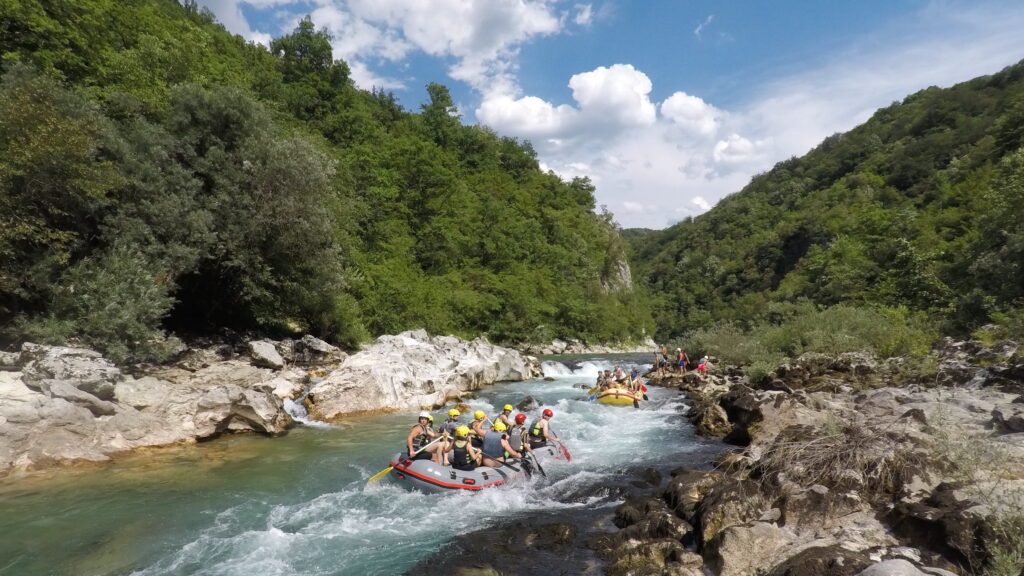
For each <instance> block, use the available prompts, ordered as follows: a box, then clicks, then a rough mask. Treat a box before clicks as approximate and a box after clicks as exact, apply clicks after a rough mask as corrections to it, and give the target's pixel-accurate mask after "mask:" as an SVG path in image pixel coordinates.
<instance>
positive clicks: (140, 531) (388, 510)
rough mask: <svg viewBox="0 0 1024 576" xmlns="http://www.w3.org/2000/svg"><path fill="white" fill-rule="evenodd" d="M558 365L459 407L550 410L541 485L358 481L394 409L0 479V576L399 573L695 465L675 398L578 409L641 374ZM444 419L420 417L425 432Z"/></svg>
mask: <svg viewBox="0 0 1024 576" xmlns="http://www.w3.org/2000/svg"><path fill="white" fill-rule="evenodd" d="M563 360H564V359H563ZM633 360H634V361H639V359H633ZM564 361H566V362H568V363H569V365H568V366H567V365H565V364H561V363H559V362H552V361H548V362H545V364H544V367H545V373H546V374H547V375H549V376H552V377H553V378H554V379H553V380H551V381H546V380H544V379H535V380H529V381H525V382H516V383H506V384H498V385H495V386H489V387H487V388H485V389H484V390H482V391H480V392H479V393H478V395H477V397H476V398H474V399H472V400H469V401H467V403H468V404H469V405H470V406H471V407H472V408H473V409H481V410H484V411H485V412H486V413H487V414H488V415H491V416H492V417H493V415H494V414H496V413H497V412H499V409H500V407H501V406H502V405H504V404H506V403H511V404H517V403H519V401H520V400H522V399H523V398H524V397H525V396H527V395H532V396H533V397H534V398H536V399H537V400H538V401H539V402H540V403H541V404H542V406H544V407H547V408H551V409H552V410H554V412H555V416H554V418H553V419H552V421H551V423H552V425H553V427H554V429H555V430H556V431H557V432H558V434H559V435H560V436H561V437H562V439H563V440H564V441H565V444H566V446H567V447H568V448H569V450H570V451H571V453H572V462H569V463H566V462H552V463H550V464H546V465H545V471H546V472H547V473H548V477H547V478H539V477H538V478H535V479H534V480H533V481H532V482H531V483H530V484H528V485H527V484H520V485H517V486H510V487H502V488H496V489H492V490H484V491H481V492H479V493H459V494H442V495H424V494H421V493H419V492H416V491H409V490H406V489H404V488H402V487H399V486H397V485H395V484H393V483H392V482H391V481H390V480H389V479H387V478H385V479H383V480H381V481H379V482H374V483H367V482H366V479H367V478H368V477H370V476H372V475H373V474H374V473H376V472H378V471H380V470H381V469H383V468H384V467H386V466H387V464H388V459H389V457H390V456H391V455H392V454H394V453H395V452H397V451H398V450H399V449H400V447H401V446H402V445H403V442H404V439H405V436H406V434H407V433H408V431H409V429H410V427H411V426H412V425H413V424H414V423H415V421H416V419H415V413H409V412H406V413H396V414H388V415H383V416H375V417H368V418H362V419H359V420H354V421H353V422H352V423H351V424H342V425H339V426H325V425H321V426H299V427H297V428H295V429H294V430H292V431H291V432H290V433H289V434H288V435H286V436H285V437H282V438H263V437H258V436H248V435H245V436H242V435H239V436H232V437H226V438H221V439H218V440H216V441H213V442H208V443H204V444H200V445H198V446H186V447H176V448H164V449H158V450H152V451H150V452H149V453H147V454H140V455H133V456H131V457H126V458H122V459H119V460H117V461H115V462H113V463H107V464H102V465H97V466H94V467H86V468H83V467H74V468H71V469H68V470H62V471H58V472H56V473H51V474H42V475H33V476H29V477H27V478H9V479H6V480H3V481H0V534H2V537H0V575H4V576H8V575H10V576H15V575H17V576H43V575H46V576H50V575H65V574H67V575H76V576H77V575H89V576H107V575H110V576H113V575H118V576H121V575H131V576H158V575H159V576H168V575H171V576H174V575H182V576H184V575H204V576H241V575H251V574H260V575H262V576H272V575H280V576H294V575H302V576H329V575H342V574H359V575H372V574H381V575H383V574H388V575H390V574H401V573H403V572H405V571H406V570H409V569H411V568H413V567H414V566H415V565H416V564H417V563H418V562H420V561H421V560H423V559H424V558H426V557H429V556H430V555H432V554H434V553H436V552H437V551H438V550H439V549H440V548H441V547H442V546H443V545H444V544H445V543H447V542H449V541H451V540H452V538H453V537H455V536H456V535H458V534H460V533H464V532H468V531H474V530H479V529H484V528H487V527H488V526H493V525H495V524H496V523H497V522H499V521H502V520H503V519H508V518H514V517H517V516H522V515H528V514H530V513H535V512H538V511H544V512H545V513H551V512H558V511H559V510H564V511H565V512H566V513H567V514H568V513H571V512H572V511H574V510H579V509H581V508H584V509H585V508H587V507H592V506H611V505H612V504H611V503H606V502H598V501H597V499H593V500H584V501H579V500H580V499H579V498H571V497H570V495H572V494H577V493H579V491H580V489H581V488H584V487H587V486H593V485H595V484H598V483H601V482H602V481H603V480H606V479H607V478H609V477H611V476H613V475H616V474H621V472H622V470H624V469H627V468H629V469H632V468H637V467H643V466H655V467H661V468H664V467H666V466H669V467H671V466H676V465H681V464H700V462H694V460H698V459H700V458H706V446H705V447H704V452H701V450H702V446H701V441H699V440H697V439H695V437H694V435H693V433H692V430H691V428H690V426H689V424H688V423H686V421H685V418H683V417H682V414H681V406H680V403H681V401H682V400H681V397H680V396H679V395H678V393H677V392H676V391H674V390H666V389H660V388H653V387H652V388H651V389H650V390H648V392H647V393H648V395H649V397H650V402H647V403H645V404H644V405H643V406H642V407H641V409H639V410H636V409H634V408H632V407H628V406H626V407H617V406H605V405H601V404H597V403H595V402H588V401H587V400H586V391H585V390H581V389H580V388H579V385H581V384H590V383H592V382H593V381H594V376H595V374H596V371H597V370H598V369H599V368H605V367H608V366H610V365H611V362H612V361H615V362H622V363H623V365H624V366H626V367H627V370H628V368H629V367H630V366H634V365H636V366H639V367H641V368H645V366H641V365H639V364H632V363H629V362H628V360H627V359H626V358H614V359H600V358H591V359H584V360H582V361H581V359H579V358H576V359H570V360H564ZM446 411H447V407H445V408H444V409H438V410H436V411H435V412H434V414H435V420H436V421H437V422H438V423H440V421H442V420H443V419H444V416H445V412H446ZM535 412H536V411H534V413H531V414H530V417H531V419H532V417H533V416H534V415H535ZM464 420H465V419H464Z"/></svg>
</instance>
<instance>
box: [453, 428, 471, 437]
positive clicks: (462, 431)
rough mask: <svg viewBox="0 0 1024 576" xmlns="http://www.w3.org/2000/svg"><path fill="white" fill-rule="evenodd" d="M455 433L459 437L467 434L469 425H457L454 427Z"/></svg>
mask: <svg viewBox="0 0 1024 576" xmlns="http://www.w3.org/2000/svg"><path fill="white" fill-rule="evenodd" d="M455 435H456V436H457V437H459V438H465V437H466V436H469V426H459V427H458V428H456V429H455Z"/></svg>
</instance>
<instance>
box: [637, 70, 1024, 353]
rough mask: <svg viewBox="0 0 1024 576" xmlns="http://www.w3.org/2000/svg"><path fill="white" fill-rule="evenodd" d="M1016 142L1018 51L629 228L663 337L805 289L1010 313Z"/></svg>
mask: <svg viewBox="0 0 1024 576" xmlns="http://www.w3.org/2000/svg"><path fill="white" fill-rule="evenodd" d="M1022 145H1024V63H1019V64H1017V65H1014V66H1011V67H1009V68H1007V69H1005V70H1003V71H1002V72H999V73H998V74H995V75H992V76H988V77H982V78H977V79H975V80H972V81H969V82H966V83H963V84H960V85H957V86H954V87H952V88H948V89H939V88H934V87H933V88H929V89H926V90H923V91H921V92H919V93H917V94H914V95H911V96H909V97H907V98H906V99H905V100H903V102H900V103H894V104H892V105H891V106H889V107H887V108H884V109H881V110H879V111H877V112H876V113H875V114H874V116H873V117H872V118H871V119H870V120H869V121H868V122H866V123H865V124H863V125H861V126H859V127H857V128H855V129H854V130H851V131H850V132H847V133H845V134H836V135H834V136H831V137H829V138H827V139H826V140H825V141H823V142H822V143H821V144H820V145H819V146H818V147H817V148H815V149H814V150H812V151H811V152H809V153H808V154H807V155H805V156H803V157H801V158H792V159H790V160H786V161H784V162H780V163H779V164H777V165H776V166H775V167H774V169H772V170H771V171H769V172H767V173H765V174H762V175H759V176H757V177H755V178H754V179H753V180H752V181H751V183H750V184H749V185H748V186H746V187H745V188H744V189H743V190H742V191H741V192H739V193H737V194H734V195H732V196H730V197H728V198H726V199H724V200H723V201H721V202H720V203H719V204H718V206H716V207H715V208H714V209H713V210H711V211H709V212H708V213H706V214H704V215H701V216H700V217H697V218H694V219H692V220H688V221H685V222H682V223H679V224H677V225H675V226H673V227H671V228H669V229H667V230H663V231H657V232H650V231H646V232H645V231H639V230H637V231H627V232H628V233H627V234H624V238H625V239H626V240H627V241H628V242H629V243H630V252H631V256H632V260H633V264H634V269H635V271H636V277H637V279H638V280H639V281H640V282H641V283H644V284H646V285H647V287H648V288H649V290H650V292H651V293H652V294H654V295H655V296H654V298H655V302H654V304H653V305H652V306H653V308H654V314H655V321H656V323H657V326H658V329H657V334H658V336H659V337H661V338H674V337H680V336H682V335H684V334H686V333H687V332H688V331H690V330H694V329H704V328H709V327H712V326H716V325H718V324H719V323H721V322H727V323H733V324H734V325H735V326H736V327H738V328H739V329H746V328H750V327H754V326H769V325H772V324H778V321H777V320H776V319H773V317H772V315H773V314H774V312H773V311H774V310H776V307H775V306H774V305H775V304H779V303H787V302H798V301H800V302H808V303H810V304H812V305H813V306H814V307H816V308H819V309H820V308H825V307H829V306H835V305H840V304H845V305H850V306H860V307H866V308H871V309H874V310H876V311H878V313H880V314H888V315H890V316H891V315H892V314H894V313H895V314H897V315H898V314H907V313H909V314H910V315H911V316H913V317H915V318H918V317H921V316H922V315H923V317H925V318H927V319H929V320H930V321H931V322H932V323H934V325H935V326H937V327H939V328H940V329H941V330H943V331H945V332H958V331H959V332H966V331H969V330H971V329H973V328H975V327H977V326H979V325H981V324H983V323H986V322H990V321H993V320H995V321H997V322H1003V323H1004V324H1007V325H1019V318H1020V317H1021V314H1020V312H1019V311H1020V310H1021V308H1022V306H1024V149H1022ZM901 310H902V312H900V311H901ZM1015 318H1016V319H1018V320H1014V319H1015ZM1014 322H1016V324H1014Z"/></svg>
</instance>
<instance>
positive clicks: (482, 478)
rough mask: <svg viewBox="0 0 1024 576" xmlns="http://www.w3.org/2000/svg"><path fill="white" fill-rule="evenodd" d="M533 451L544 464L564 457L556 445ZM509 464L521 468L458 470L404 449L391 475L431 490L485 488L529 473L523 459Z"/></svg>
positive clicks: (486, 467)
mask: <svg viewBox="0 0 1024 576" xmlns="http://www.w3.org/2000/svg"><path fill="white" fill-rule="evenodd" d="M533 453H534V455H535V456H536V457H537V458H538V459H539V460H541V466H543V465H544V462H548V461H549V460H563V459H564V458H563V456H562V453H561V452H560V451H559V450H558V449H557V447H556V446H552V445H548V446H542V447H540V448H534V449H533ZM509 464H511V465H512V466H514V467H515V468H517V469H518V471H517V470H513V469H512V468H510V467H508V466H502V467H500V468H491V467H489V466H477V467H476V468H474V469H473V470H456V469H455V468H452V467H451V466H442V465H440V464H435V463H434V462H432V461H431V460H429V459H422V460H409V457H408V454H407V453H405V452H401V453H399V454H395V456H394V457H393V458H391V466H392V467H393V469H392V470H391V474H390V476H391V478H393V479H395V480H396V481H398V482H399V483H400V484H402V485H403V486H408V487H410V488H419V489H421V490H427V491H434V492H444V491H448V490H483V489H484V488H491V487H494V486H501V485H502V484H505V483H507V482H509V481H511V480H514V479H516V478H525V477H526V471H524V470H523V467H522V463H521V462H520V461H519V460H511V461H509ZM532 471H533V472H534V473H535V474H536V473H537V468H536V466H534V467H533V468H532Z"/></svg>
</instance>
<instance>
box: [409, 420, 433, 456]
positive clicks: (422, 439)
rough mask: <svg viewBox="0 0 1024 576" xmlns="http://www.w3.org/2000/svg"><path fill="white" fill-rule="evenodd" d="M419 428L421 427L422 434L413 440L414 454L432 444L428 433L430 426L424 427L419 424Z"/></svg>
mask: <svg viewBox="0 0 1024 576" xmlns="http://www.w3.org/2000/svg"><path fill="white" fill-rule="evenodd" d="M417 426H419V427H420V434H419V435H418V436H416V437H415V438H413V439H412V451H413V452H414V453H415V452H416V451H417V450H419V449H420V448H423V447H424V446H426V445H427V444H430V441H431V437H430V434H428V433H427V431H429V430H430V426H429V425H428V426H423V425H422V424H417ZM410 456H412V454H410Z"/></svg>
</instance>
